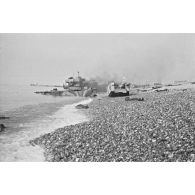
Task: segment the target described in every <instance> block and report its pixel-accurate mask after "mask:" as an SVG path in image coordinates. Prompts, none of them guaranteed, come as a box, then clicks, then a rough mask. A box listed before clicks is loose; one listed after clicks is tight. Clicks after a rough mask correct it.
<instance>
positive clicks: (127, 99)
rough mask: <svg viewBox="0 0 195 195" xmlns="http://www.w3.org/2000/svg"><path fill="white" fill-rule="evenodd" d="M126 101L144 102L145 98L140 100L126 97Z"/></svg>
mask: <svg viewBox="0 0 195 195" xmlns="http://www.w3.org/2000/svg"><path fill="white" fill-rule="evenodd" d="M125 101H144V98H143V97H142V98H140V97H134V98H130V97H126V98H125Z"/></svg>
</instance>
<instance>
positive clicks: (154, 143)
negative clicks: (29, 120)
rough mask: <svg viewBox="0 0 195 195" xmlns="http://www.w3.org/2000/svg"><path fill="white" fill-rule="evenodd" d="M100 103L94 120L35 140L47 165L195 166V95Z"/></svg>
mask: <svg viewBox="0 0 195 195" xmlns="http://www.w3.org/2000/svg"><path fill="white" fill-rule="evenodd" d="M136 97H144V101H143V102H138V101H132V102H131V101H130V102H128V101H125V98H124V97H120V98H108V97H102V98H101V100H98V98H97V99H95V100H94V101H93V102H92V103H91V104H90V106H89V109H88V110H86V111H84V112H83V114H85V115H86V116H87V117H89V119H90V120H89V121H87V122H83V123H79V124H75V125H70V126H66V127H63V128H59V129H57V130H55V131H53V132H52V133H49V134H45V135H43V136H41V137H39V138H36V139H34V140H32V141H31V143H32V144H33V145H39V146H41V147H42V148H44V151H45V156H46V160H47V161H52V162H53V161H55V162H59V161H68V162H69V161H71V162H77V161H81V162H115V161H117V162H118V161H125V162H127V161H135V162H147V161H149V162H164V161H165V162H167V161H168V162H176V161H179V162H186V161H195V135H194V131H195V111H194V106H195V90H193V89H189V90H187V91H185V92H183V91H174V90H172V91H170V92H161V93H155V92H154V93H140V94H138V95H136Z"/></svg>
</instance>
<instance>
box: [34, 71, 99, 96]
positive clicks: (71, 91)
mask: <svg viewBox="0 0 195 195" xmlns="http://www.w3.org/2000/svg"><path fill="white" fill-rule="evenodd" d="M63 88H64V90H58V89H57V88H54V89H53V90H51V91H37V92H35V93H37V94H42V95H53V96H83V97H89V96H95V95H96V89H94V88H92V87H91V86H90V82H88V81H86V79H84V78H82V77H81V76H79V72H78V76H77V77H75V78H74V77H69V78H68V79H66V80H65V81H64V82H63Z"/></svg>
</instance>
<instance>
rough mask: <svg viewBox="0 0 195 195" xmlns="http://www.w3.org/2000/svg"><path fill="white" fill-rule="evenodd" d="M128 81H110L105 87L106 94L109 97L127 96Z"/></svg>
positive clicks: (128, 89)
mask: <svg viewBox="0 0 195 195" xmlns="http://www.w3.org/2000/svg"><path fill="white" fill-rule="evenodd" d="M129 91H130V83H121V84H117V83H115V82H112V83H110V84H109V85H108V87H107V94H108V96H109V97H123V96H129Z"/></svg>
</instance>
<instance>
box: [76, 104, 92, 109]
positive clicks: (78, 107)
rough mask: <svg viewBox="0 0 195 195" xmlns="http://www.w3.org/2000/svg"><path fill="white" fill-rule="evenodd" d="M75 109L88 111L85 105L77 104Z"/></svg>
mask: <svg viewBox="0 0 195 195" xmlns="http://www.w3.org/2000/svg"><path fill="white" fill-rule="evenodd" d="M75 107H76V108H77V109H88V108H89V106H88V105H85V104H78V105H76V106H75Z"/></svg>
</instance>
